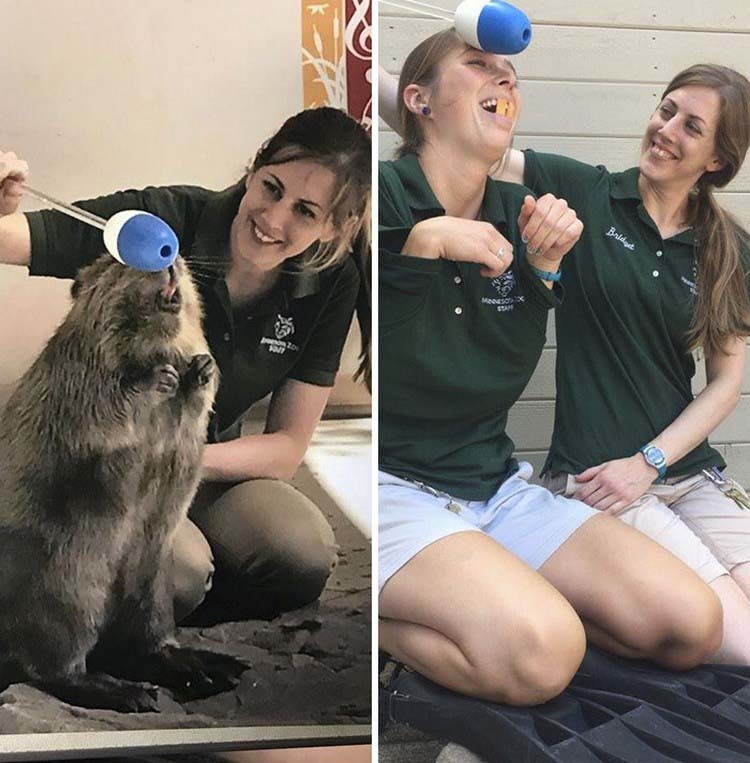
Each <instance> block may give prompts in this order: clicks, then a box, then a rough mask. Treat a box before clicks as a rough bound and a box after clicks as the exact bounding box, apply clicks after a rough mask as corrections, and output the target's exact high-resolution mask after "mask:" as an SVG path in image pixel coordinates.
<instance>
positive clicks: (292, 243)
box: [0, 108, 371, 622]
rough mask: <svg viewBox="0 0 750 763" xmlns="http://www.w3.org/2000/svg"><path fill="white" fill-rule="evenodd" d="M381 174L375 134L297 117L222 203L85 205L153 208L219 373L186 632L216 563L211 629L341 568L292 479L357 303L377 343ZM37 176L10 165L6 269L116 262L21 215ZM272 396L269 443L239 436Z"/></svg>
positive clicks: (150, 198)
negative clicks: (180, 261)
mask: <svg viewBox="0 0 750 763" xmlns="http://www.w3.org/2000/svg"><path fill="white" fill-rule="evenodd" d="M370 168H371V147H370V139H369V137H368V135H367V133H366V131H365V130H364V128H363V127H362V126H361V125H359V124H358V123H357V122H356V121H354V120H353V119H351V118H350V117H348V116H347V115H346V114H345V113H344V112H342V111H340V110H338V109H333V108H319V109H310V110H307V111H303V112H301V113H299V114H297V115H296V116H293V117H291V118H290V119H288V120H287V121H286V122H285V123H284V125H283V126H282V127H281V129H280V130H279V131H278V132H277V133H276V134H275V135H273V136H272V137H271V138H270V139H269V140H268V142H267V143H265V144H264V145H263V147H262V148H261V149H260V151H259V152H258V153H257V155H256V157H255V160H254V162H253V163H252V166H251V167H250V168H249V169H248V172H247V174H246V176H245V177H244V178H242V180H240V181H239V182H238V183H236V184H235V185H233V186H231V187H230V188H227V189H226V190H224V191H219V192H215V191H209V190H206V189H204V188H198V187H194V186H170V187H166V188H146V189H144V190H142V191H125V192H121V193H116V194H113V195H111V196H104V197H100V198H98V199H94V200H92V201H89V202H83V204H82V206H84V207H85V208H86V209H89V210H91V211H92V212H95V213H96V214H98V215H101V216H102V217H105V218H108V217H110V216H111V215H113V214H114V213H115V212H118V211H120V210H122V209H144V210H146V211H149V212H152V213H154V214H156V215H159V216H160V217H162V218H163V219H165V220H166V221H167V222H168V223H169V224H170V225H171V226H172V227H173V228H174V230H175V231H176V232H177V235H178V237H179V240H180V247H181V252H182V255H183V257H185V259H186V260H187V262H188V264H189V266H190V270H191V273H192V274H193V277H194V278H195V280H196V282H197V285H198V288H199V291H200V293H201V297H202V300H203V304H204V330H205V333H206V338H207V340H208V343H209V346H210V348H211V352H212V354H213V356H214V358H215V359H216V362H217V364H218V366H219V370H220V386H219V390H218V393H217V397H216V403H215V410H214V414H213V417H212V422H211V426H210V431H209V437H208V439H209V444H208V445H207V446H206V449H205V451H204V457H203V483H202V484H201V487H200V488H199V491H198V495H197V496H196V499H195V501H194V503H193V506H192V507H191V509H190V520H191V521H186V522H185V523H184V524H183V526H182V528H181V530H180V531H179V532H178V533H177V536H176V539H175V544H174V557H175V569H174V581H175V609H176V614H177V618H178V620H179V619H181V618H184V617H185V616H186V615H187V614H188V613H190V612H191V611H192V610H194V609H195V608H196V607H197V606H198V605H199V604H200V603H201V602H202V600H203V598H204V596H205V595H206V589H207V588H208V587H209V585H210V581H211V575H212V573H213V571H214V567H215V577H214V585H213V589H212V590H211V591H210V592H209V594H208V600H207V601H206V602H205V603H204V604H203V606H202V607H201V610H200V611H199V612H198V613H197V615H198V616H199V618H200V621H201V622H214V621H218V620H227V619H234V620H236V619H244V618H248V617H270V616H273V615H275V614H277V613H278V612H280V611H284V610H287V609H293V608H296V607H300V606H302V605H303V604H307V603H308V602H310V601H313V600H314V599H316V598H317V597H318V596H319V595H320V592H321V591H322V589H323V587H324V585H325V583H326V580H327V579H328V576H329V574H330V572H331V569H332V568H333V565H334V562H335V561H336V544H335V540H334V536H333V532H332V530H331V528H330V526H329V525H328V522H327V521H326V519H325V517H324V516H323V514H322V512H321V511H320V510H319V509H318V508H317V507H316V506H315V505H314V504H313V503H312V502H311V501H310V500H309V499H307V498H306V497H305V496H304V495H302V494H301V493H300V492H298V491H297V490H295V489H294V488H293V487H292V486H291V485H289V484H287V482H286V481H285V480H287V479H288V478H290V477H291V476H292V474H293V473H294V472H295V470H296V469H297V467H298V465H299V463H300V462H301V460H302V458H303V456H304V454H305V450H306V449H307V446H308V444H309V442H310V438H311V437H312V434H313V431H314V429H315V427H316V425H317V423H318V421H319V419H320V416H321V414H322V412H323V409H324V407H325V405H326V401H327V399H328V395H329V393H330V391H331V387H332V385H333V382H334V378H335V376H336V371H337V368H338V365H339V358H340V355H341V350H342V347H343V345H344V341H345V339H346V336H347V332H348V330H349V325H350V323H351V319H352V312H353V309H354V306H355V303H357V304H358V307H361V308H362V310H358V313H360V323H361V322H362V319H364V320H365V322H366V325H365V329H366V330H365V331H363V336H366V335H367V333H368V331H367V329H368V328H369V312H368V310H369V306H368V305H367V304H363V302H362V301H361V300H360V301H359V302H358V296H361V295H362V294H363V290H364V286H365V284H364V283H362V280H366V278H367V275H368V274H367V272H366V269H365V268H364V267H363V266H362V265H363V263H364V261H365V259H366V258H365V256H364V253H365V252H366V251H369V250H368V242H369V236H368V234H369V227H370V215H369V209H370V175H371V169H370ZM26 174H27V167H26V164H25V162H21V161H19V160H18V159H17V158H16V157H15V155H14V154H0V262H7V263H15V264H19V265H20V264H28V265H29V271H30V272H31V273H32V274H33V275H53V276H60V277H73V276H74V275H75V273H76V270H77V269H78V268H79V267H82V266H83V265H85V264H87V263H88V262H90V261H92V260H93V259H95V258H96V257H97V256H98V255H99V254H100V253H101V252H102V248H103V247H102V242H101V237H100V236H99V235H98V234H97V233H96V232H94V233H92V232H91V229H90V228H88V226H84V225H81V224H80V223H78V222H76V221H71V220H70V218H68V217H65V216H63V215H61V214H60V213H58V212H51V211H45V212H34V213H30V214H28V215H23V214H21V213H19V212H17V211H16V209H17V207H18V203H19V201H20V198H21V195H22V192H23V189H22V187H21V185H20V181H23V180H25V178H26ZM354 242H358V243H359V244H361V248H362V252H360V253H358V254H359V255H361V256H358V257H357V258H356V261H355V257H352V256H350V253H351V250H352V247H353V243H354ZM360 273H361V274H362V279H361V278H360ZM269 393H271V395H272V396H271V403H270V406H269V410H268V416H267V420H266V426H265V432H264V433H263V434H249V435H245V436H240V418H241V416H242V414H243V413H244V412H245V411H246V410H247V409H248V408H249V407H250V406H251V405H252V404H253V403H255V402H257V401H259V400H261V399H262V398H264V397H265V396H266V395H267V394H269Z"/></svg>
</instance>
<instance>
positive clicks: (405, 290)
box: [378, 162, 440, 335]
mask: <svg viewBox="0 0 750 763" xmlns="http://www.w3.org/2000/svg"><path fill="white" fill-rule="evenodd" d="M400 186H401V182H400V180H399V178H398V175H397V174H396V173H395V172H394V171H393V170H392V169H391V168H390V166H389V165H388V164H387V163H385V162H381V163H380V172H379V178H378V284H379V293H378V300H379V302H378V305H379V308H378V325H379V328H380V331H381V335H384V334H385V333H387V332H388V331H389V329H392V328H393V327H395V326H398V325H400V324H402V323H403V322H404V321H405V320H408V319H409V318H410V317H411V316H413V315H414V314H415V313H416V312H418V311H419V309H420V307H421V306H422V304H423V302H424V296H425V295H426V293H427V291H428V289H429V288H430V285H431V284H432V283H433V281H434V279H435V278H436V277H437V274H438V273H439V272H440V261H439V260H436V259H426V258H422V257H411V256H409V255H405V254H401V250H402V248H403V246H404V244H405V243H406V239H407V238H408V237H409V234H410V233H411V229H412V228H413V227H414V221H413V219H412V216H411V211H410V210H409V209H408V208H407V207H406V205H405V203H404V202H403V201H401V200H400V199H402V198H403V189H402V188H401V187H400Z"/></svg>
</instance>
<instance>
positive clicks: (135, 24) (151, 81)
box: [0, 0, 357, 391]
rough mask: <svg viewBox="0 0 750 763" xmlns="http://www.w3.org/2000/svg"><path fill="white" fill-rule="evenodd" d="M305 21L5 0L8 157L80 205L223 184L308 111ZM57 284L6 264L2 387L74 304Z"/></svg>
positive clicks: (227, 8) (212, 8)
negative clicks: (291, 119) (139, 192)
mask: <svg viewBox="0 0 750 763" xmlns="http://www.w3.org/2000/svg"><path fill="white" fill-rule="evenodd" d="M300 13H301V3H300V0H273V2H270V1H269V0H211V2H206V0H149V1H148V2H144V0H68V1H67V2H60V0H0V30H1V35H0V36H1V37H2V44H0V113H1V114H2V117H0V148H2V149H4V150H13V151H15V152H16V153H18V154H19V155H20V156H23V157H24V158H25V159H27V160H28V162H29V164H30V166H31V178H30V183H31V184H32V185H35V186H36V187H38V188H40V189H41V190H44V191H46V192H48V193H49V194H51V195H53V196H57V197H59V198H62V199H67V200H74V199H80V198H86V197H88V196H96V195H100V194H104V193H108V192H111V191H114V190H116V189H120V188H136V187H142V186H144V185H159V184H175V183H187V184H195V185H203V186H206V187H208V188H217V189H219V188H224V187H226V186H227V185H229V184H230V183H232V182H233V181H234V180H236V179H237V178H238V177H240V176H241V174H242V171H243V168H244V166H245V164H246V162H247V161H248V159H250V158H251V157H252V156H253V154H254V153H255V151H256V150H257V148H258V147H259V146H260V144H261V143H262V141H263V140H265V139H266V138H267V137H268V136H269V135H270V134H272V133H273V131H274V130H275V129H276V128H277V127H278V126H279V125H280V124H281V122H282V121H283V120H284V119H285V118H286V117H287V116H289V115H291V114H293V113H295V112H297V111H299V110H300V109H301V108H302V104H303V100H302V74H301V66H302V63H301V60H302V58H301V49H300V35H301V16H300ZM23 208H24V209H35V208H37V206H36V205H34V204H33V203H31V202H29V203H27V204H26V205H25V206H24V207H23ZM46 280H47V279H39V278H34V279H30V278H27V277H26V276H25V272H24V271H23V270H21V269H17V268H9V267H7V266H0V347H2V348H3V358H4V360H3V363H2V364H0V387H2V386H3V385H7V384H9V383H10V382H11V381H12V380H13V379H14V378H16V377H17V375H18V373H20V371H21V370H22V369H23V368H25V366H26V365H27V364H28V362H29V361H30V360H31V359H33V357H34V356H35V355H36V353H38V351H39V349H40V346H41V342H42V341H43V340H44V338H46V336H47V335H48V334H49V332H50V331H51V330H52V328H53V327H54V325H56V323H57V321H58V320H59V318H60V316H61V315H62V314H63V313H64V311H65V309H66V306H67V291H68V284H66V283H64V282H59V281H54V280H53V281H52V282H51V283H44V282H45V281H46ZM21 316H25V317H24V318H23V319H21ZM21 326H22V328H21ZM356 347H357V344H356V342H355V341H351V342H350V346H349V348H348V350H347V354H346V360H345V366H344V367H345V369H349V370H350V369H352V368H354V367H355V361H354V358H355V355H356ZM0 391H1V390H0Z"/></svg>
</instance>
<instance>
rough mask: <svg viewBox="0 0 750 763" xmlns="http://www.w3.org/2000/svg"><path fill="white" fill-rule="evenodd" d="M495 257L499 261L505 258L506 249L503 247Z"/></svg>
mask: <svg viewBox="0 0 750 763" xmlns="http://www.w3.org/2000/svg"><path fill="white" fill-rule="evenodd" d="M495 257H497V258H498V260H502V258H503V257H505V247H504V246H501V247H500V248H499V249H498V250H497V251H496V252H495Z"/></svg>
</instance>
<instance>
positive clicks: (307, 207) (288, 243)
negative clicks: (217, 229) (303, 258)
mask: <svg viewBox="0 0 750 763" xmlns="http://www.w3.org/2000/svg"><path fill="white" fill-rule="evenodd" d="M335 185H336V176H335V174H334V173H333V172H332V171H331V170H329V169H328V168H327V167H323V166H321V165H320V164H318V163H317V162H315V161H312V160H310V159H298V160H294V161H290V162H285V163H284V164H273V165H268V166H266V167H261V168H260V169H258V170H257V171H256V172H254V173H251V174H250V175H248V177H247V179H246V181H245V195H244V196H243V197H242V201H241V202H240V206H239V209H238V210H237V215H236V216H235V218H234V221H233V223H232V236H231V241H232V258H233V259H234V260H235V261H238V262H242V261H246V262H249V263H250V262H251V263H252V264H253V265H255V266H256V267H260V268H262V269H264V270H268V269H271V268H274V267H277V266H278V265H280V264H281V263H282V262H283V261H284V260H287V259H289V258H290V257H296V256H297V255H298V254H301V253H302V252H304V251H305V249H307V248H308V247H309V246H310V245H311V244H314V243H315V242H316V241H330V240H331V239H332V238H334V237H335V230H334V227H333V223H332V222H331V214H330V213H331V209H330V206H331V202H332V200H333V192H334V188H335Z"/></svg>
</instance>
